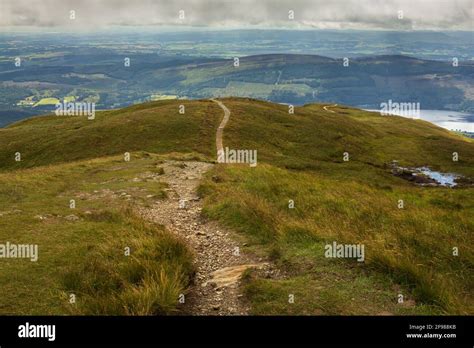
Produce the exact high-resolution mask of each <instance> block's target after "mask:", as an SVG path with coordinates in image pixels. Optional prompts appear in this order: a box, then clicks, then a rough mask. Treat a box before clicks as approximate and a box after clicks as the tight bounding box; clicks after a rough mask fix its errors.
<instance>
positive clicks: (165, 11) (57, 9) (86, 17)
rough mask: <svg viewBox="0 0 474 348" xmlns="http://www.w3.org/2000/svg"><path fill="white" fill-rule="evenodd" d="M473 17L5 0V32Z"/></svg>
mask: <svg viewBox="0 0 474 348" xmlns="http://www.w3.org/2000/svg"><path fill="white" fill-rule="evenodd" d="M180 10H182V11H184V16H185V18H184V19H179V14H180ZM290 10H292V11H294V19H293V20H291V19H289V18H288V17H289V11H290ZM70 11H75V19H70V14H71V12H70ZM400 11H402V12H400ZM473 14H474V0H240V1H239V0H232V1H227V0H174V1H171V0H167V1H165V0H0V30H3V31H5V30H12V29H16V28H19V27H21V26H32V27H43V28H49V29H51V28H64V30H68V29H70V30H79V29H85V30H94V29H101V28H104V27H105V28H107V27H109V26H111V25H122V26H143V25H151V26H155V25H157V26H180V27H184V26H187V27H188V26H206V27H211V28H236V27H237V28H238V27H244V28H251V27H254V28H265V27H268V28H275V27H280V28H300V29H311V28H318V29H402V30H425V29H427V30H473V23H474V15H473ZM400 15H402V17H403V18H401V19H400V18H399V16H400ZM2 28H3V29H2Z"/></svg>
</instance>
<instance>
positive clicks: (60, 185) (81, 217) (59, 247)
mask: <svg viewBox="0 0 474 348" xmlns="http://www.w3.org/2000/svg"><path fill="white" fill-rule="evenodd" d="M161 160H162V158H161V157H160V156H157V155H155V154H151V153H132V154H131V160H130V162H125V161H124V160H123V157H122V156H117V157H108V158H98V159H94V160H87V161H80V162H73V163H67V164H59V165H49V166H42V167H36V168H31V169H23V170H16V171H12V172H7V173H1V174H0V188H2V189H1V190H0V192H1V194H0V214H1V215H0V242H2V243H3V242H5V241H9V242H11V243H26V244H37V245H38V251H39V258H38V261H37V262H31V261H29V260H24V259H2V260H0V263H1V269H0V284H2V286H1V287H0V314H2V315H10V314H13V315H47V314H49V315H58V314H79V315H83V314H88V315H114V314H116V315H155V314H171V313H175V312H176V310H177V309H178V299H179V295H180V294H181V293H183V294H185V293H186V289H187V287H188V283H189V281H190V279H191V277H192V275H193V272H194V270H193V267H192V255H191V253H190V252H189V251H188V249H187V248H186V243H185V242H184V241H181V240H180V239H177V238H176V237H174V236H173V235H171V234H170V233H169V232H167V231H165V230H164V228H163V227H161V226H156V225H151V224H149V223H147V222H146V221H144V220H143V219H142V218H141V217H140V216H137V215H136V213H134V210H133V209H131V207H136V206H139V205H147V204H149V203H152V201H154V200H157V199H161V198H162V197H165V195H166V193H165V191H164V189H165V188H166V185H164V184H161V183H159V182H157V181H146V180H145V181H136V180H135V178H139V177H141V175H143V174H147V173H149V172H151V171H153V170H155V169H156V163H157V162H160V161H161ZM122 193H123V194H126V195H128V196H130V197H126V196H123V195H122ZM150 194H151V196H152V198H147V196H150ZM70 199H74V200H75V201H76V208H75V209H71V208H70V207H69V202H70ZM69 215H74V216H76V219H74V220H72V221H70V220H67V219H66V216H69ZM125 247H129V248H130V251H131V253H130V256H125ZM71 294H75V295H76V303H75V304H71V303H69V300H70V295H71Z"/></svg>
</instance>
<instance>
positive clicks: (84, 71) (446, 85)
mask: <svg viewBox="0 0 474 348" xmlns="http://www.w3.org/2000/svg"><path fill="white" fill-rule="evenodd" d="M86 52H87V51H86ZM70 59H72V58H70V57H69V56H67V57H66V58H64V60H60V61H56V60H55V58H51V59H49V60H48V62H46V63H45V62H42V64H39V63H36V62H35V61H32V62H29V63H28V64H27V65H26V66H24V67H22V68H21V69H16V70H12V69H10V68H8V69H7V68H6V67H4V69H5V71H0V97H1V98H0V112H1V113H2V115H1V117H2V121H0V125H4V124H7V123H9V122H12V121H14V120H16V119H18V118H20V117H24V115H26V114H25V113H32V112H33V113H35V114H42V113H46V112H47V111H48V110H53V109H54V107H53V105H49V106H48V105H43V106H41V105H39V106H35V107H32V106H30V105H29V104H28V103H29V102H28V101H27V100H26V98H34V101H35V103H36V104H35V105H37V104H38V102H39V101H40V100H42V99H43V98H50V97H55V98H58V99H59V100H62V99H63V98H66V97H74V98H76V100H77V101H88V102H95V103H96V104H97V109H110V108H118V107H123V106H128V105H131V104H136V103H142V102H144V101H148V100H154V98H159V97H160V96H171V97H174V98H181V99H199V98H212V97H228V96H237V97H250V98H257V99H263V100H268V101H273V102H276V103H291V104H295V105H303V104H306V103H315V102H319V103H325V102H326V103H339V104H345V105H353V106H360V107H364V108H369V109H379V108H380V104H381V103H383V102H388V100H390V99H391V100H393V101H397V102H404V103H418V102H419V103H420V107H421V109H425V110H454V111H466V112H472V111H473V110H474V91H473V88H472V86H473V85H474V81H473V79H474V65H473V63H472V62H471V61H459V62H458V66H453V62H452V61H431V60H423V59H417V58H413V57H408V56H403V55H382V56H370V57H359V58H352V57H351V58H350V59H349V61H348V62H347V63H348V65H347V66H344V64H343V63H344V61H343V58H340V59H335V58H328V57H323V56H318V55H305V54H262V55H253V56H243V57H240V58H239V64H238V66H234V59H232V58H231V59H227V58H217V57H209V58H197V57H186V56H179V55H178V56H166V55H163V56H161V55H158V56H157V55H156V54H133V55H131V59H132V61H133V64H132V65H131V66H130V67H124V66H123V62H122V61H120V60H117V59H115V60H114V59H113V55H110V54H105V53H102V55H101V54H96V53H94V54H92V53H88V54H85V55H84V57H82V56H81V57H80V58H77V57H74V60H71V61H70ZM77 59H80V60H81V62H77ZM33 77H34V78H33ZM8 112H9V114H8Z"/></svg>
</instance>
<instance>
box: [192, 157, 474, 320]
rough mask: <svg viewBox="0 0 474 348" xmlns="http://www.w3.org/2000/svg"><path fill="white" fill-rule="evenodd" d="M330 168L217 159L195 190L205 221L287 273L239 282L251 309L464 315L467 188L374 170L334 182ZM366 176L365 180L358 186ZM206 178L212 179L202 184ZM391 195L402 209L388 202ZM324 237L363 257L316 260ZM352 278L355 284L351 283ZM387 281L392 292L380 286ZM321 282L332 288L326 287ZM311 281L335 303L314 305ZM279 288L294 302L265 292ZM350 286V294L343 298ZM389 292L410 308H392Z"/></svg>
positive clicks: (467, 297)
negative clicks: (226, 229) (358, 249)
mask: <svg viewBox="0 0 474 348" xmlns="http://www.w3.org/2000/svg"><path fill="white" fill-rule="evenodd" d="M337 167H338V166H337V165H334V166H327V167H326V168H325V169H324V170H321V171H320V172H318V173H316V172H314V171H306V172H301V171H297V172H295V171H289V170H287V169H282V168H277V167H274V166H270V165H265V164H259V165H258V166H257V167H256V168H249V167H247V166H238V165H233V166H229V165H220V166H218V167H216V168H214V170H213V172H212V173H209V177H208V179H207V180H206V182H205V183H204V184H203V185H202V186H201V188H200V192H201V194H202V195H203V196H204V197H205V209H204V213H205V214H206V215H207V216H208V217H210V218H213V219H218V220H220V221H222V222H223V223H225V224H227V225H228V226H231V227H233V228H235V229H237V230H239V231H241V232H242V233H243V234H244V235H245V236H247V239H248V240H249V241H250V243H253V244H254V245H256V246H260V248H263V249H264V250H266V252H267V255H269V257H271V258H272V259H274V260H275V262H277V263H278V264H279V265H280V266H281V267H282V268H283V269H287V271H288V272H289V274H290V276H289V278H287V279H285V280H280V281H273V280H255V282H254V283H251V284H249V285H248V287H249V288H248V289H249V292H248V295H249V298H250V301H251V302H252V303H253V304H254V310H255V312H256V313H258V314H276V313H277V312H278V311H279V310H282V311H283V313H291V314H297V313H304V314H311V313H313V312H312V311H313V310H314V311H318V310H319V311H322V313H324V314H337V313H339V314H377V313H379V312H384V311H388V312H390V313H393V314H397V313H402V312H403V313H405V312H410V313H413V314H429V313H450V314H467V313H472V312H473V303H474V302H473V298H472V292H471V291H470V289H472V286H473V282H472V276H471V275H472V270H473V264H474V262H473V261H474V253H473V250H472V247H471V246H472V245H473V239H472V238H473V237H472V234H471V233H470V231H473V230H474V224H473V221H472V211H473V209H474V204H473V201H472V198H470V197H472V193H473V192H472V191H473V190H472V189H471V188H464V189H446V188H421V187H414V186H410V185H408V184H406V183H405V182H402V181H397V179H395V178H391V177H388V178H387V177H386V174H385V172H384V170H382V169H377V168H374V167H367V168H365V170H367V171H369V172H370V175H369V173H363V172H360V173H359V174H357V172H353V174H352V175H353V176H352V177H351V179H352V180H344V179H343V178H341V176H342V175H341V174H342V173H341V172H339V173H335V172H334V171H335V170H337V169H336V168H337ZM331 169H332V171H331ZM340 170H341V171H343V172H344V169H340ZM355 175H357V177H355ZM366 176H367V177H369V178H371V180H370V181H367V182H364V180H363V179H364V177H366ZM215 177H219V181H218V182H215V180H212V178H215ZM382 184H384V185H387V184H388V185H390V190H387V189H386V187H385V186H384V185H382ZM399 199H403V200H404V204H405V207H404V209H399V208H398V200H399ZM289 200H293V201H294V204H295V207H294V209H290V208H289ZM439 202H448V203H443V204H441V205H440V203H439ZM446 205H448V208H446ZM333 241H336V242H337V243H347V244H364V246H365V262H364V263H362V264H359V263H358V262H357V261H355V260H348V261H342V262H341V261H340V260H334V259H327V258H325V256H324V245H326V244H331V243H332V242H333ZM453 247H458V248H459V256H454V255H453V249H452V248H453ZM354 264H355V266H354ZM348 267H349V268H350V272H348V271H347V268H348ZM354 267H355V268H354ZM315 270H319V271H315ZM321 271H322V272H323V273H324V274H326V276H324V274H322V273H321ZM332 275H333V276H332ZM322 276H323V279H321V277H322ZM354 277H356V278H354ZM354 279H357V281H358V282H360V284H361V286H360V288H355V283H354V281H355V280H354ZM391 282H393V283H394V284H395V285H397V286H399V287H400V290H397V289H396V288H395V285H390V286H387V284H389V283H391ZM328 283H334V284H336V285H337V286H335V287H334V289H328V287H329V285H328ZM384 284H385V285H384ZM321 285H323V286H324V289H326V290H327V291H328V292H327V295H328V296H329V295H331V296H332V295H334V297H331V298H329V299H326V300H328V301H329V302H331V301H333V302H334V301H335V302H338V303H333V304H332V305H331V306H329V305H328V306H326V307H324V308H323V307H321V306H322V304H321V303H322V302H321V301H323V299H324V298H323V299H319V300H317V301H316V300H315V299H314V298H315V297H316V298H318V297H319V296H323V294H320V290H319V288H318V287H319V286H321ZM287 287H291V288H293V291H294V292H296V293H298V296H299V298H300V300H301V302H300V305H299V306H298V305H295V306H287V303H285V302H281V301H284V298H282V297H281V296H283V295H281V296H280V295H279V296H280V297H275V299H274V301H273V300H271V298H269V297H268V296H270V294H272V293H280V294H283V293H285V294H287V292H288V291H289V290H288V289H287ZM352 287H354V289H353V292H352V295H353V297H354V298H355V299H354V300H351V301H348V300H347V296H349V294H351V289H352ZM283 289H284V292H282V291H283ZM374 289H379V290H377V291H375V290H374ZM321 291H322V290H321ZM266 292H269V293H268V294H266ZM398 293H402V294H404V296H405V298H412V299H414V300H415V303H416V305H415V306H414V307H413V308H408V309H407V308H405V307H404V306H403V305H402V306H397V303H396V296H397V294H398ZM339 295H340V297H337V296H339ZM272 296H273V295H272ZM275 296H276V295H275ZM285 296H286V297H287V296H288V295H285ZM285 296H283V297H285ZM323 297H324V296H323ZM338 299H339V300H338ZM363 300H365V301H370V302H371V303H372V305H369V303H365V302H364V301H363ZM315 301H316V302H315ZM353 303H356V304H357V305H354V306H352V304H353ZM273 306H274V307H273ZM304 306H307V307H304ZM271 308H273V309H271ZM304 308H306V309H304ZM331 308H332V309H331ZM315 313H316V312H315Z"/></svg>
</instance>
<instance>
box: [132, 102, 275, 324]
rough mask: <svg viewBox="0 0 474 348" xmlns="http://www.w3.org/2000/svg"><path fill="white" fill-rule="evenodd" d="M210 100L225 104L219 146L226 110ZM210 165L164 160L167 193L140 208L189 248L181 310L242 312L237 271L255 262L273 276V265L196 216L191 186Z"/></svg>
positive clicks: (194, 186) (197, 204)
mask: <svg viewBox="0 0 474 348" xmlns="http://www.w3.org/2000/svg"><path fill="white" fill-rule="evenodd" d="M214 102H216V103H217V104H219V106H221V108H222V109H223V110H224V118H223V120H222V122H221V124H220V126H219V128H218V130H217V133H216V147H217V150H219V149H222V134H223V130H224V127H225V125H226V123H227V121H228V120H229V116H230V111H229V110H228V109H227V108H226V107H225V105H224V104H222V102H220V101H216V100H214ZM212 166H213V164H211V163H206V162H198V161H165V162H164V163H163V164H162V165H161V167H162V168H163V169H164V174H163V175H162V176H161V177H160V181H163V182H166V183H167V184H168V186H169V188H168V197H167V198H166V199H164V200H161V201H157V202H156V203H155V204H154V205H153V206H152V207H151V208H143V209H142V211H141V213H142V214H143V215H144V216H145V217H147V218H148V219H150V220H151V221H154V222H157V223H159V224H162V225H164V226H166V228H167V229H168V230H169V231H171V232H172V233H175V234H176V235H178V236H181V237H183V238H184V239H185V240H186V241H187V243H188V245H189V246H190V248H191V249H192V250H193V251H194V254H195V257H194V260H195V265H196V268H197V273H196V277H195V283H194V284H193V286H192V288H191V291H190V293H189V294H188V295H187V296H186V300H185V304H184V305H183V307H182V308H184V312H185V313H186V314H191V315H245V314H248V312H249V308H248V305H247V304H246V303H245V302H244V301H243V298H242V295H241V294H240V290H239V282H240V278H241V275H242V273H243V272H244V271H245V270H246V269H248V268H256V269H259V270H260V271H259V272H262V273H263V274H264V275H265V276H266V277H272V276H273V275H276V274H277V271H276V270H274V269H273V267H272V266H271V265H270V264H269V263H267V262H264V260H262V259H261V258H258V257H256V256H255V255H250V254H247V253H244V252H243V251H242V245H240V244H239V243H238V242H237V241H236V240H235V239H234V238H235V236H236V235H235V234H234V233H233V232H232V231H230V230H228V229H226V228H223V227H222V226H219V224H218V223H216V222H214V221H206V220H205V219H204V218H203V217H202V216H201V211H202V202H201V200H200V198H199V197H198V195H197V192H196V191H197V187H198V185H199V182H200V180H201V179H202V177H203V174H204V173H206V172H207V171H208V170H210V169H211V168H212ZM232 236H234V238H232Z"/></svg>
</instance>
